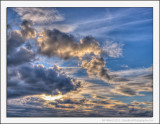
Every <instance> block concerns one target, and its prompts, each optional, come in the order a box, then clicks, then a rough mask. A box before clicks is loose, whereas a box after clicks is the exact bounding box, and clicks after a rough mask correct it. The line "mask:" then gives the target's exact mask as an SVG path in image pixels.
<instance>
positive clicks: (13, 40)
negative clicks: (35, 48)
mask: <svg viewBox="0 0 160 124" xmlns="http://www.w3.org/2000/svg"><path fill="white" fill-rule="evenodd" d="M24 42H25V39H24V38H23V35H22V34H21V32H20V31H18V30H13V31H11V32H9V33H8V34H7V54H10V53H13V52H14V51H15V50H16V49H17V48H18V47H19V46H21V45H22V44H23V43H24Z"/></svg>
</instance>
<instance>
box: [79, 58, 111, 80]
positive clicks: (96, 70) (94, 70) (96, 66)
mask: <svg viewBox="0 0 160 124" xmlns="http://www.w3.org/2000/svg"><path fill="white" fill-rule="evenodd" d="M81 67H82V68H84V69H87V73H88V75H89V76H93V75H96V76H97V77H98V78H100V79H102V80H106V81H108V80H109V79H110V76H109V75H108V73H107V69H106V68H105V62H104V59H103V58H96V57H93V58H92V60H91V61H90V62H89V61H87V60H83V61H82V64H81Z"/></svg>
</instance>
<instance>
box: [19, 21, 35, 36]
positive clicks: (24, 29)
mask: <svg viewBox="0 0 160 124" xmlns="http://www.w3.org/2000/svg"><path fill="white" fill-rule="evenodd" d="M31 26H32V23H31V22H30V21H27V20H24V21H23V22H22V24H21V33H22V35H23V36H24V37H25V38H26V39H33V38H35V37H36V30H35V29H33V28H32V27H31Z"/></svg>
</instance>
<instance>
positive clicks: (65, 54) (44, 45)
mask: <svg viewBox="0 0 160 124" xmlns="http://www.w3.org/2000/svg"><path fill="white" fill-rule="evenodd" d="M37 42H38V46H39V53H40V54H43V55H46V56H49V57H50V56H56V57H60V58H62V59H65V60H67V59H70V58H79V59H81V58H82V57H83V56H85V55H87V54H94V55H99V54H100V52H101V50H100V48H99V43H98V42H97V41H96V40H95V39H94V38H93V37H91V36H87V37H85V38H83V39H82V40H81V42H77V41H76V40H75V38H74V37H73V36H72V35H69V34H66V33H62V32H60V31H58V30H44V31H42V32H40V33H39V37H38V39H37Z"/></svg>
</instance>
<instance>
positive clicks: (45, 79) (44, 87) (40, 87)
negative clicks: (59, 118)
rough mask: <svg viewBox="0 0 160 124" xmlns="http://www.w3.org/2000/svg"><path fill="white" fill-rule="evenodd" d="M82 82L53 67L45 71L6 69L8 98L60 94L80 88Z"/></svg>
mask: <svg viewBox="0 0 160 124" xmlns="http://www.w3.org/2000/svg"><path fill="white" fill-rule="evenodd" d="M81 82H82V81H78V80H75V79H73V78H70V77H68V76H66V74H65V73H63V72H61V71H60V70H58V69H57V67H56V66H55V67H54V68H50V69H46V68H44V67H43V66H34V67H33V66H32V65H29V64H27V65H22V66H18V67H17V68H8V83H7V86H8V88H7V92H8V98H13V97H20V96H26V95H34V94H43V93H44V94H55V91H56V90H58V91H60V92H61V93H62V94H65V93H66V92H69V91H71V90H76V89H77V88H78V87H80V83H81Z"/></svg>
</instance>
